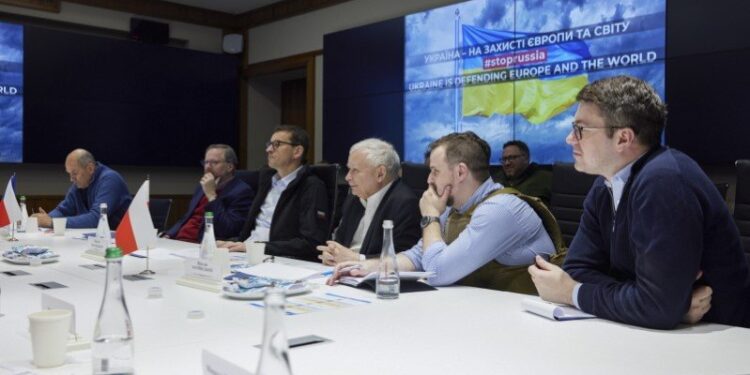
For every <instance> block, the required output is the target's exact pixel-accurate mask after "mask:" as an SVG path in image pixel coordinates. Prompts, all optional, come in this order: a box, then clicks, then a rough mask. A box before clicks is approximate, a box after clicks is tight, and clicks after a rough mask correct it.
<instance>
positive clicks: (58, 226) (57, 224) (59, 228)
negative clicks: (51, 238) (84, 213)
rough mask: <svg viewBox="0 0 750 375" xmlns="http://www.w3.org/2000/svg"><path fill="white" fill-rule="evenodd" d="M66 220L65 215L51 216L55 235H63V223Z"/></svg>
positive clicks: (65, 222)
mask: <svg viewBox="0 0 750 375" xmlns="http://www.w3.org/2000/svg"><path fill="white" fill-rule="evenodd" d="M67 222H68V218H67V217H53V218H52V228H53V229H54V230H55V236H64V235H65V225H66V224H67Z"/></svg>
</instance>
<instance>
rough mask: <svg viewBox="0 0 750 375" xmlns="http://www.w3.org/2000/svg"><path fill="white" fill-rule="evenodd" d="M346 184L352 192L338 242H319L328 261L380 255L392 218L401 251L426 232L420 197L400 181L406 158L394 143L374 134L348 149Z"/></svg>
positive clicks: (337, 232) (398, 248) (337, 236)
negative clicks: (385, 224)
mask: <svg viewBox="0 0 750 375" xmlns="http://www.w3.org/2000/svg"><path fill="white" fill-rule="evenodd" d="M347 167H348V168H349V172H348V173H347V175H346V182H348V183H349V187H351V194H349V196H348V197H347V199H346V201H344V204H343V209H342V210H343V215H342V217H341V222H340V223H339V226H338V229H336V232H335V234H334V240H333V241H328V242H327V244H326V245H325V246H318V250H319V251H321V254H320V256H319V258H320V259H321V260H322V261H323V263H324V264H327V265H331V266H333V265H336V264H337V263H339V262H343V261H347V260H364V259H365V258H368V257H369V258H371V257H375V256H379V255H380V252H381V251H382V247H383V220H391V221H393V245H394V248H395V250H396V252H400V251H403V250H406V249H408V248H410V247H412V246H413V245H414V244H415V243H417V241H419V238H420V236H421V229H420V227H419V220H420V213H419V198H417V196H416V195H415V194H414V192H413V191H412V189H410V188H409V187H408V186H406V185H405V184H403V183H402V182H401V180H400V179H399V177H398V175H399V170H400V169H401V162H400V159H399V157H398V153H397V152H396V150H394V149H393V146H392V145H391V144H390V143H388V142H385V141H382V140H380V139H375V138H369V139H365V140H363V141H360V142H358V143H356V144H355V145H354V146H352V147H351V149H350V150H349V161H348V163H347Z"/></svg>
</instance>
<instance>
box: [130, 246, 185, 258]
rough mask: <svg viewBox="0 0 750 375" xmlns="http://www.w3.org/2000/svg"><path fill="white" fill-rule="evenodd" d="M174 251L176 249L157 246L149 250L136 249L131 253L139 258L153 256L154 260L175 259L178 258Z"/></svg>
mask: <svg viewBox="0 0 750 375" xmlns="http://www.w3.org/2000/svg"><path fill="white" fill-rule="evenodd" d="M173 253H174V250H169V249H165V248H163V247H155V248H153V249H149V250H143V249H140V250H136V251H134V252H132V253H130V255H132V256H135V257H137V258H151V259H152V260H174V259H176V258H178V257H177V256H176V255H175V254H173Z"/></svg>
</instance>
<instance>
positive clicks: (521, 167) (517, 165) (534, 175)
mask: <svg viewBox="0 0 750 375" xmlns="http://www.w3.org/2000/svg"><path fill="white" fill-rule="evenodd" d="M530 161H531V153H530V152H529V146H527V145H526V143H524V142H523V141H519V140H514V141H509V142H505V144H504V145H503V156H502V157H501V159H500V162H501V163H502V166H503V169H502V171H501V172H500V173H499V174H498V175H497V176H495V181H497V182H499V183H501V184H502V185H503V186H505V187H512V188H514V189H516V190H518V191H520V192H521V193H523V194H526V195H529V196H532V197H537V198H539V199H541V200H542V202H544V204H546V205H547V206H549V200H550V196H551V195H552V191H551V188H552V171H549V170H545V169H543V168H542V167H540V166H539V165H538V164H537V163H530Z"/></svg>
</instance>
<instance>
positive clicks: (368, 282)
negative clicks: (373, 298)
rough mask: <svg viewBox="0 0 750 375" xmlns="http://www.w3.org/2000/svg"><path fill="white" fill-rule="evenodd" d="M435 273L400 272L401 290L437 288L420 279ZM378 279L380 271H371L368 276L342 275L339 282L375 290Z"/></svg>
mask: <svg viewBox="0 0 750 375" xmlns="http://www.w3.org/2000/svg"><path fill="white" fill-rule="evenodd" d="M433 275H435V273H434V272H432V271H430V272H414V271H411V272H399V273H398V276H399V279H400V285H399V292H401V293H409V292H424V291H429V290H437V288H435V287H434V286H432V285H430V284H427V283H424V282H422V281H420V280H421V279H425V278H428V277H432V276H433ZM377 279H378V273H377V272H371V273H369V274H367V276H361V277H355V276H342V277H341V278H340V279H339V283H341V284H343V285H348V286H351V287H355V288H362V289H369V290H372V291H373V292H374V291H376V290H377V285H376V284H377Z"/></svg>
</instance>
